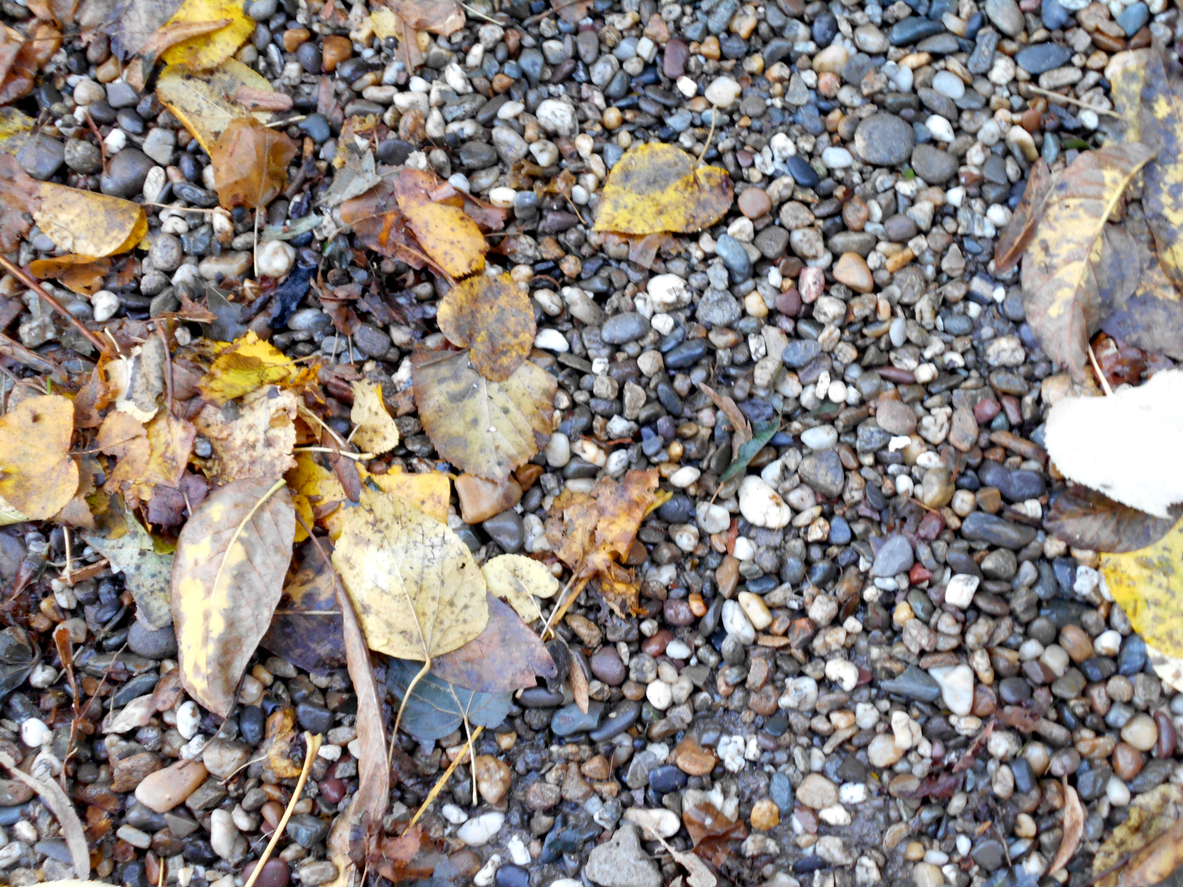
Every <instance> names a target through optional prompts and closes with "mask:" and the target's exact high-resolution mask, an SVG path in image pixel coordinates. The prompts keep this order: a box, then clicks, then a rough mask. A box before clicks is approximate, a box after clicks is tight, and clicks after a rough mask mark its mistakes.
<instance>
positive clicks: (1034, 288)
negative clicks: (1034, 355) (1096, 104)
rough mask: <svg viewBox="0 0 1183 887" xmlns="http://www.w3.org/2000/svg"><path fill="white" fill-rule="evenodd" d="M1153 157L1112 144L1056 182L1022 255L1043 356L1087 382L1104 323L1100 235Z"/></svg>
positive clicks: (1026, 300) (1026, 301)
mask: <svg viewBox="0 0 1183 887" xmlns="http://www.w3.org/2000/svg"><path fill="white" fill-rule="evenodd" d="M1153 154H1154V152H1153V151H1151V150H1150V149H1149V148H1146V147H1145V146H1143V145H1139V144H1115V145H1109V146H1106V147H1104V148H1101V149H1099V150H1097V151H1088V152H1086V153H1084V154H1081V155H1080V156H1079V157H1077V158H1076V160H1074V161H1073V162H1072V165H1071V166H1069V167H1068V168H1067V169H1066V170H1065V171H1064V172H1063V173H1062V174H1061V175H1060V177H1059V178H1058V179H1057V180H1056V182H1055V184H1054V185H1053V186H1052V190H1051V192H1050V194H1049V195H1048V198H1047V203H1046V204H1045V205H1044V210H1043V215H1042V217H1041V218H1040V219H1039V221H1038V222H1037V223H1036V226H1035V233H1034V235H1033V236H1032V239H1031V243H1030V244H1029V246H1028V248H1027V251H1026V253H1025V254H1024V256H1023V273H1022V280H1023V307H1024V309H1025V310H1026V313H1027V321H1028V323H1030V325H1031V328H1032V329H1033V330H1034V331H1035V333H1036V335H1037V336H1038V337H1039V341H1040V344H1041V345H1042V346H1043V350H1044V352H1046V353H1047V355H1048V357H1050V358H1051V359H1052V360H1053V361H1055V362H1056V363H1058V364H1060V365H1061V366H1064V367H1066V368H1068V369H1069V370H1070V371H1071V373H1072V375H1073V377H1074V378H1077V379H1083V378H1084V366H1085V362H1086V357H1085V350H1086V347H1087V345H1088V339H1089V336H1090V334H1091V333H1092V332H1093V331H1094V330H1095V329H1096V327H1097V325H1098V323H1099V320H1100V318H1099V317H1098V312H1099V310H1100V295H1099V292H1098V287H1097V279H1096V269H1095V266H1096V264H1097V262H1098V260H1099V259H1100V257H1101V234H1102V231H1103V230H1104V228H1105V224H1106V221H1107V220H1108V219H1109V215H1110V213H1112V212H1113V210H1114V209H1115V208H1116V207H1117V205H1118V202H1119V201H1120V199H1121V197H1122V195H1123V193H1124V192H1125V189H1126V186H1127V185H1129V183H1130V181H1131V180H1132V179H1133V177H1134V174H1135V173H1137V171H1138V170H1139V169H1141V168H1142V166H1143V165H1144V164H1145V163H1146V162H1147V161H1148V160H1149V159H1150V158H1151V157H1152V156H1153Z"/></svg>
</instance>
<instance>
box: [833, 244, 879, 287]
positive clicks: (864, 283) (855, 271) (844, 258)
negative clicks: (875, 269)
mask: <svg viewBox="0 0 1183 887" xmlns="http://www.w3.org/2000/svg"><path fill="white" fill-rule="evenodd" d="M834 279H835V280H836V281H838V282H839V283H842V284H845V285H846V286H848V287H850V288H851V289H852V290H854V291H855V292H858V293H869V292H870V291H871V290H873V289H874V288H875V278H874V277H872V276H871V269H870V268H868V267H867V260H866V259H864V258H863V257H862V256H860V255H859V254H858V253H843V254H842V255H841V256H839V257H838V261H837V263H835V265H834Z"/></svg>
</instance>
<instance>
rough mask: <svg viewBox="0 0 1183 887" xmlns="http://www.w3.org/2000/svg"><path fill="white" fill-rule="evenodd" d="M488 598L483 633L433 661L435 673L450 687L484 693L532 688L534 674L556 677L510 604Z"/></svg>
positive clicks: (546, 655) (551, 664)
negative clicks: (487, 610)
mask: <svg viewBox="0 0 1183 887" xmlns="http://www.w3.org/2000/svg"><path fill="white" fill-rule="evenodd" d="M486 594H487V596H488V603H489V621H488V623H487V624H486V625H485V629H484V631H482V632H481V633H480V634H479V635H477V637H476V638H475V639H473V640H471V641H469V642H468V643H467V644H465V645H464V646H462V647H460V648H459V649H457V650H454V651H452V652H451V653H445V654H444V655H443V656H437V657H435V658H434V659H432V660H431V671H432V673H433V674H435V676H436V677H438V678H440V679H441V680H445V681H447V682H448V683H449V684H455V685H456V686H458V687H464V688H465V689H466V690H476V691H478V692H481V693H510V692H513V691H516V690H521V689H522V688H523V687H533V686H534V684H535V680H534V674H535V673H538V674H540V675H542V676H543V677H546V678H553V677H554V676H555V675H557V674H558V669H557V668H556V667H555V663H554V660H553V659H551V658H550V653H548V652H547V651H546V646H545V645H544V644H543V643H542V641H540V640H539V639H538V635H536V634H534V632H532V631H531V630H530V627H529V626H528V625H526V623H524V622H523V621H522V620H521V619H520V618H519V617H518V615H517V613H515V612H514V611H513V610H512V609H511V608H510V606H509V605H508V604H506V603H505V602H504V601H502V600H501V599H500V598H497V597H496V596H494V595H493V594H489V593H488V592H486Z"/></svg>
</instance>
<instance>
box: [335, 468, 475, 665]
mask: <svg viewBox="0 0 1183 887" xmlns="http://www.w3.org/2000/svg"><path fill="white" fill-rule="evenodd" d="M333 566H335V567H336V568H337V572H339V573H340V574H341V579H342V580H343V581H344V582H345V587H346V589H348V591H349V596H350V598H351V599H352V600H353V605H354V607H355V608H356V610H357V616H358V619H359V620H360V621H361V625H362V630H363V631H364V632H365V635H366V642H367V643H368V644H369V646H370V649H371V650H377V651H379V652H381V653H386V654H387V655H390V656H397V657H398V658H400V659H415V660H419V661H424V660H426V659H427V658H429V657H433V656H439V655H441V654H443V653H450V652H451V651H452V650H455V649H457V648H458V647H461V646H463V645H464V644H467V643H468V642H469V641H471V640H472V639H473V638H475V637H477V635H479V634H480V633H481V632H482V631H484V628H485V625H486V623H487V622H488V621H489V606H488V603H487V602H486V600H485V580H484V579H483V578H482V577H481V573H480V570H479V569H478V568H477V565H476V562H475V561H474V560H473V559H472V555H471V554H470V553H469V550H468V546H467V545H465V544H464V542H463V541H462V540H461V539H460V537H459V536H457V535H456V534H455V533H453V532H452V531H451V530H450V529H448V527H447V525H446V524H442V523H440V522H439V521H437V520H435V519H434V518H431V517H428V516H427V515H426V514H424V513H423V512H422V511H420V510H419V509H418V508H415V507H414V506H413V505H410V504H408V503H406V502H404V501H403V500H402V499H400V498H399V497H397V496H391V495H389V494H387V493H379V492H375V491H373V490H370V489H368V488H366V487H363V488H362V491H361V504H360V505H359V506H357V507H356V508H350V509H348V510H347V511H346V512H345V514H344V531H343V532H342V533H341V536H340V538H339V539H338V540H337V547H336V548H335V549H334V551H333Z"/></svg>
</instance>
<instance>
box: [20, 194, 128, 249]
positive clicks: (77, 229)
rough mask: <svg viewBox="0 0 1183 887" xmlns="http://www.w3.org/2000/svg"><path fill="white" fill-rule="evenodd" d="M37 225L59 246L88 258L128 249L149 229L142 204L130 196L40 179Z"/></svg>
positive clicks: (35, 216) (35, 217) (36, 215)
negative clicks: (115, 195) (82, 188)
mask: <svg viewBox="0 0 1183 887" xmlns="http://www.w3.org/2000/svg"><path fill="white" fill-rule="evenodd" d="M40 191H41V195H40V196H41V205H40V206H39V207H38V208H37V209H36V210H35V211H34V212H33V218H34V219H35V220H36V222H37V225H38V227H40V228H41V230H42V231H43V232H45V235H46V236H47V237H48V238H49V239H50V240H52V241H53V242H54V243H55V244H56V245H57V246H58V247H60V248H61V249H63V250H65V251H66V252H69V253H76V254H77V255H79V256H86V257H89V258H90V259H96V258H101V257H102V256H110V255H114V254H115V253H123V252H127V251H128V250H129V249H131V248H132V247H134V246H135V245H136V244H137V243H139V242H140V241H141V240H142V239H143V237H144V235H145V234H147V233H148V216H147V214H146V213H145V212H144V208H143V207H142V206H140V205H139V204H136V203H132V202H131V201H130V200H123V199H121V198H119V197H110V196H109V195H106V194H99V193H98V192H96V191H82V190H79V189H78V188H69V187H67V186H65V185H55V184H54V183H53V182H42V183H41V188H40Z"/></svg>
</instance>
